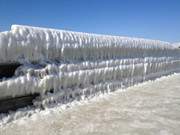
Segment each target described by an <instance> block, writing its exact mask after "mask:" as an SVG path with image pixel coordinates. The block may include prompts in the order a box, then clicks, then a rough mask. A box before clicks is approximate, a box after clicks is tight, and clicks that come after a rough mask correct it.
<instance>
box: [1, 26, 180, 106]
mask: <svg viewBox="0 0 180 135" xmlns="http://www.w3.org/2000/svg"><path fill="white" fill-rule="evenodd" d="M11 62H20V63H22V64H23V65H22V66H21V67H19V68H18V69H17V70H16V72H15V76H14V77H12V78H9V79H4V80H2V81H0V99H2V98H6V97H16V96H21V95H25V94H30V93H40V94H41V95H42V97H44V104H46V103H49V102H55V101H63V102H64V101H70V100H73V99H82V98H87V97H91V96H94V95H96V94H97V93H107V92H110V91H114V90H116V89H119V88H124V87H128V86H132V85H134V84H137V83H140V82H143V81H146V80H149V79H155V78H157V77H160V76H163V75H168V74H171V73H174V72H179V71H180V52H179V49H178V48H177V47H173V45H171V43H168V42H163V41H158V40H148V39H141V38H129V37H119V36H108V35H98V34H88V33H81V32H72V31H64V30H54V29H46V28H37V27H30V26H20V25H13V26H12V27H11V31H8V32H2V33H0V63H11ZM32 62H35V63H37V64H36V65H33V64H31V63H32ZM27 63H29V64H27ZM42 63H43V64H42ZM42 65H43V66H42ZM47 91H53V92H54V94H52V95H53V96H49V95H47V93H46V92H47ZM45 93H46V94H45Z"/></svg>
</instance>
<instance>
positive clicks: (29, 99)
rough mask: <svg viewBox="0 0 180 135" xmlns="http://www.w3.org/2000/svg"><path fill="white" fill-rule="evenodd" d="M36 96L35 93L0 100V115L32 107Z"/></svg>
mask: <svg viewBox="0 0 180 135" xmlns="http://www.w3.org/2000/svg"><path fill="white" fill-rule="evenodd" d="M38 96H39V94H37V93H35V94H31V95H26V96H21V97H15V98H8V99H3V100H0V113H7V112H8V111H15V110H17V109H18V108H23V107H26V106H32V105H33V100H34V99H35V98H37V97H38Z"/></svg>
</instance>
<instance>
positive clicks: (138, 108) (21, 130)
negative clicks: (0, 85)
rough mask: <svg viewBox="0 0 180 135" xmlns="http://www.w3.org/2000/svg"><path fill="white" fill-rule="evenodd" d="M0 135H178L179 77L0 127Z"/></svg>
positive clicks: (36, 114)
mask: <svg viewBox="0 0 180 135" xmlns="http://www.w3.org/2000/svg"><path fill="white" fill-rule="evenodd" d="M0 134H1V135H120V134H121V135H180V74H175V75H171V76H168V77H163V78H161V79H157V80H156V81H149V82H146V83H143V84H140V85H137V86H133V87H130V88H128V89H125V90H118V91H116V92H114V93H111V94H108V95H103V96H100V97H96V98H93V99H92V100H90V101H83V102H81V103H76V104H75V105H71V107H69V108H68V109H64V110H63V109H62V107H58V106H57V107H54V108H49V109H46V110H44V111H40V112H36V113H34V114H32V115H31V116H28V117H27V116H26V117H22V118H19V119H17V120H14V121H11V122H9V123H7V124H5V125H3V126H1V127H0Z"/></svg>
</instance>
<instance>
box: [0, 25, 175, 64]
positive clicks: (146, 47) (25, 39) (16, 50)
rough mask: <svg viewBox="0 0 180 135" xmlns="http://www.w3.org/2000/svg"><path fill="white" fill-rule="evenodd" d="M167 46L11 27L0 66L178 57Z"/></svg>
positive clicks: (0, 42) (2, 40) (2, 39)
mask: <svg viewBox="0 0 180 135" xmlns="http://www.w3.org/2000/svg"><path fill="white" fill-rule="evenodd" d="M174 49H175V48H174V47H173V46H172V45H171V44H170V43H168V42H163V41H159V40H149V39H142V38H129V37H120V36H109V35H98V34H88V33H82V32H72V31H65V30H55V29H46V28H38V27H30V26H21V25H12V27H11V31H8V32H1V33H0V63H1V62H14V61H15V62H16V61H22V60H29V61H39V60H46V59H50V60H68V61H77V60H97V59H101V60H105V59H116V58H133V57H137V58H138V57H146V56H151V57H153V56H166V55H167V54H168V55H175V54H176V53H175V52H174V51H173V52H172V50H174Z"/></svg>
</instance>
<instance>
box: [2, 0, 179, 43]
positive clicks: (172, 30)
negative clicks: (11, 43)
mask: <svg viewBox="0 0 180 135" xmlns="http://www.w3.org/2000/svg"><path fill="white" fill-rule="evenodd" d="M12 24H23V25H33V26H41V27H51V28H58V29H67V30H74V31H82V32H92V33H102V34H111V35H120V36H132V37H143V38H150V39H159V40H164V41H169V42H177V41H180V0H0V31H4V30H9V29H10V26H11V25H12Z"/></svg>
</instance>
